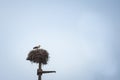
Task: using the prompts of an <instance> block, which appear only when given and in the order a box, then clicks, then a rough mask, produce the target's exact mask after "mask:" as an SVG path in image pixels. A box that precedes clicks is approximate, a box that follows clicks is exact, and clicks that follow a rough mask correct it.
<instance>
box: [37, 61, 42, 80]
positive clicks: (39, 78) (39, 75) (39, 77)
mask: <svg viewBox="0 0 120 80" xmlns="http://www.w3.org/2000/svg"><path fill="white" fill-rule="evenodd" d="M39 70H42V69H41V63H39ZM41 75H42V74H38V80H41Z"/></svg>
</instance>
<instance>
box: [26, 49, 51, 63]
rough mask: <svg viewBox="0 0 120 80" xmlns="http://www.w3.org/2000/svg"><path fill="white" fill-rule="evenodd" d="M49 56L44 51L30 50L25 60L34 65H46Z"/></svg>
mask: <svg viewBox="0 0 120 80" xmlns="http://www.w3.org/2000/svg"><path fill="white" fill-rule="evenodd" d="M48 58H49V54H48V52H47V51H46V50H44V49H35V50H31V51H30V52H29V54H28V57H27V60H30V61H31V62H34V63H42V64H47V61H48Z"/></svg>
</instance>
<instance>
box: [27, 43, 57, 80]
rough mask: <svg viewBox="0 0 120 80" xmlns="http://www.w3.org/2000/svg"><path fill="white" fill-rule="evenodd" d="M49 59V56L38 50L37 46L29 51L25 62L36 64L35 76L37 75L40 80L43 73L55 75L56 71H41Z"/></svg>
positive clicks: (42, 50) (44, 51)
mask: <svg viewBox="0 0 120 80" xmlns="http://www.w3.org/2000/svg"><path fill="white" fill-rule="evenodd" d="M48 58H49V54H48V52H47V51H46V50H44V49H40V45H39V46H35V47H33V50H31V51H30V52H29V54H28V57H27V60H29V61H31V62H34V63H38V65H39V66H38V69H37V75H38V80H42V79H41V77H42V74H45V73H56V71H43V70H42V65H44V64H47V61H48Z"/></svg>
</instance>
